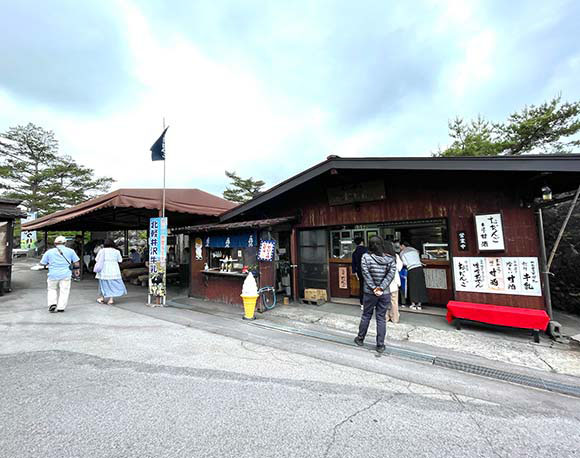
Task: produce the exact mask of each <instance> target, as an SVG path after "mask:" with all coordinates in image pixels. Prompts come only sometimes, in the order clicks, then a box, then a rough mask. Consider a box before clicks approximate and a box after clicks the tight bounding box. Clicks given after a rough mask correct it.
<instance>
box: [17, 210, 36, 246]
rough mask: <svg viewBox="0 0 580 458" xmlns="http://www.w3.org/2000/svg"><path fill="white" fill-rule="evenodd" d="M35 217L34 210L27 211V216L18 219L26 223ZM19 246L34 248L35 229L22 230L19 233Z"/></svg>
mask: <svg viewBox="0 0 580 458" xmlns="http://www.w3.org/2000/svg"><path fill="white" fill-rule="evenodd" d="M34 219H36V212H33V213H28V216H27V217H26V218H24V219H21V220H20V223H21V224H23V223H27V222H28V221H32V220H34ZM20 248H21V249H23V250H33V249H34V248H36V231H22V232H21V233H20Z"/></svg>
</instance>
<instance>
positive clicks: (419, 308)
mask: <svg viewBox="0 0 580 458" xmlns="http://www.w3.org/2000/svg"><path fill="white" fill-rule="evenodd" d="M415 310H423V308H422V307H421V304H419V305H417V306H415Z"/></svg>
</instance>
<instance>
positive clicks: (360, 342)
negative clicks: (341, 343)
mask: <svg viewBox="0 0 580 458" xmlns="http://www.w3.org/2000/svg"><path fill="white" fill-rule="evenodd" d="M354 343H355V344H357V345H358V346H359V347H362V346H363V345H364V343H365V341H364V339H361V338H360V337H355V338H354Z"/></svg>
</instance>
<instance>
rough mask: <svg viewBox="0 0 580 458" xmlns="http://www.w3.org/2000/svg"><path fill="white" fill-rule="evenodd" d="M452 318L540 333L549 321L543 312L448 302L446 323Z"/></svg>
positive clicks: (501, 306)
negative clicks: (535, 330)
mask: <svg viewBox="0 0 580 458" xmlns="http://www.w3.org/2000/svg"><path fill="white" fill-rule="evenodd" d="M454 318H462V319H465V320H472V321H480V322H482V323H488V324H497V325H500V326H511V327H513V328H524V329H540V330H542V331H545V330H546V328H547V327H548V322H549V321H550V317H549V316H548V314H547V313H546V312H545V311H544V310H534V309H524V308H519V307H505V306H503V305H491V304H473V303H471V302H459V301H449V303H448V304H447V321H449V322H450V323H451V322H452V321H453V319H454Z"/></svg>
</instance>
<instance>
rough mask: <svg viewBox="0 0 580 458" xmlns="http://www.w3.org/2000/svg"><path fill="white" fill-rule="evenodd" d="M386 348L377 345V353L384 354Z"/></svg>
mask: <svg viewBox="0 0 580 458" xmlns="http://www.w3.org/2000/svg"><path fill="white" fill-rule="evenodd" d="M384 352H385V346H384V345H377V353H384Z"/></svg>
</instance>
